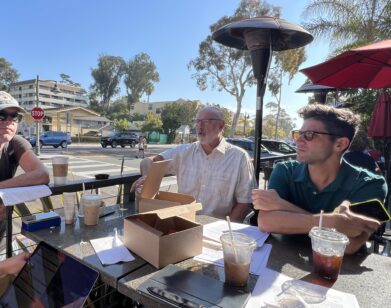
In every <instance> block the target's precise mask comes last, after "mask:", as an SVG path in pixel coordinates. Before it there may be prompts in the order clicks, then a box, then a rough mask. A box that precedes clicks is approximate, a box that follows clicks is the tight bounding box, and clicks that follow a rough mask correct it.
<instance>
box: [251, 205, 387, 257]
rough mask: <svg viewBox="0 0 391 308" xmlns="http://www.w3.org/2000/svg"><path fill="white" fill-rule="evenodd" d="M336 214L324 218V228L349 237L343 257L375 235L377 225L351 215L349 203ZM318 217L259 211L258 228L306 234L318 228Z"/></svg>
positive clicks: (326, 215)
mask: <svg viewBox="0 0 391 308" xmlns="http://www.w3.org/2000/svg"><path fill="white" fill-rule="evenodd" d="M340 209H341V210H340V212H339V213H327V214H323V226H324V227H325V228H335V229H336V230H337V231H339V232H341V233H344V234H345V235H346V236H348V237H349V241H350V243H349V245H348V247H347V249H346V253H348V254H349V253H354V252H356V251H357V250H358V249H359V248H360V247H361V246H362V245H363V244H364V243H365V241H366V240H367V239H368V238H369V236H370V235H371V234H372V233H373V232H374V231H376V230H377V229H378V228H379V226H380V223H379V222H378V221H377V220H374V219H371V218H368V217H365V216H361V215H357V214H354V213H352V212H350V210H349V208H348V203H343V204H342V205H341V206H340ZM319 219H320V215H319V214H311V213H299V212H292V211H284V210H275V211H273V210H269V211H263V210H260V211H259V214H258V226H259V228H260V230H261V231H264V232H270V233H273V232H274V233H281V234H306V233H309V231H310V230H311V228H312V227H315V226H318V225H319Z"/></svg>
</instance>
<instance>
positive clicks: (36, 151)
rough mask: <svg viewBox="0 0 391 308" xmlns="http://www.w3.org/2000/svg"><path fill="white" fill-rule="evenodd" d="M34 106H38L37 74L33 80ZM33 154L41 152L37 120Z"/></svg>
mask: <svg viewBox="0 0 391 308" xmlns="http://www.w3.org/2000/svg"><path fill="white" fill-rule="evenodd" d="M35 107H38V108H39V76H38V75H37V79H36V81H35ZM35 125H36V126H35V133H36V137H35V154H36V155H37V156H39V155H40V154H41V145H40V142H39V136H40V133H39V121H36V122H35Z"/></svg>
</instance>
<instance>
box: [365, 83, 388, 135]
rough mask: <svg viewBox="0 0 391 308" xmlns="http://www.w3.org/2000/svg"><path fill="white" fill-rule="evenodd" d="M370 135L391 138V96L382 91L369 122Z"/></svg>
mask: <svg viewBox="0 0 391 308" xmlns="http://www.w3.org/2000/svg"><path fill="white" fill-rule="evenodd" d="M368 136H370V137H373V138H381V139H391V96H390V95H389V94H388V93H387V91H382V93H381V94H380V95H379V97H378V98H377V100H376V104H375V109H374V110H373V112H372V116H371V122H370V124H369V129H368Z"/></svg>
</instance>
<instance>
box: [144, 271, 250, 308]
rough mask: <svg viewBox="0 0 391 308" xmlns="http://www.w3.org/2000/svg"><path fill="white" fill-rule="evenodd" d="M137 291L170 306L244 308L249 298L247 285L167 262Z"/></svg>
mask: <svg viewBox="0 0 391 308" xmlns="http://www.w3.org/2000/svg"><path fill="white" fill-rule="evenodd" d="M138 292H140V293H142V294H144V295H146V296H147V297H152V298H154V299H155V300H157V301H161V302H164V303H166V304H167V305H168V306H170V307H189V308H190V307H191V308H202V307H225V308H231V307H232V308H240V307H244V306H245V305H246V303H247V301H248V299H249V297H250V292H249V291H248V290H247V289H245V288H236V287H232V286H229V285H227V284H225V283H224V282H221V281H220V280H217V279H213V278H210V277H207V276H204V275H202V274H199V273H195V272H191V271H188V270H185V269H182V268H181V267H179V266H176V265H172V264H170V265H168V266H166V267H165V268H163V269H162V270H160V271H158V272H157V273H156V274H155V275H153V276H152V277H151V278H149V279H148V280H147V281H145V282H144V283H143V284H141V285H140V286H139V288H138Z"/></svg>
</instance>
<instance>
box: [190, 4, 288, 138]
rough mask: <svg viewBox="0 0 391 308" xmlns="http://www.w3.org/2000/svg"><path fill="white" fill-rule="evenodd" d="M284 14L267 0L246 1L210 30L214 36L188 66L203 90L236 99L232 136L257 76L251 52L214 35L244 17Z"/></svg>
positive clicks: (206, 40) (202, 44)
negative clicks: (235, 46)
mask: <svg viewBox="0 0 391 308" xmlns="http://www.w3.org/2000/svg"><path fill="white" fill-rule="evenodd" d="M280 11H281V8H280V7H278V6H272V5H270V4H268V3H267V2H266V1H262V0H242V1H241V2H240V4H239V7H238V8H237V9H236V10H235V12H234V14H233V15H232V16H223V17H221V18H220V19H219V20H218V21H217V22H216V23H214V24H212V25H211V26H210V27H209V28H210V34H209V35H208V36H207V37H206V39H205V40H203V41H202V42H201V43H200V45H199V49H198V57H196V58H195V59H193V60H191V61H190V62H189V64H188V68H189V69H190V70H194V73H193V74H192V78H193V79H195V81H196V83H197V86H198V88H199V89H200V90H202V91H203V90H206V89H207V88H208V87H211V88H212V89H217V90H218V91H225V92H227V93H228V94H230V95H232V96H233V97H235V100H236V112H235V114H234V117H233V120H232V126H231V132H232V133H234V132H235V131H236V125H237V121H238V119H239V116H240V113H241V108H242V101H243V97H244V95H245V93H246V89H247V88H248V87H251V86H253V85H255V84H256V80H255V78H254V76H253V71H252V64H251V58H250V54H249V52H247V51H242V50H238V49H233V48H230V47H226V46H223V45H221V44H218V43H216V42H214V41H213V39H212V33H213V32H214V31H216V30H217V29H219V28H220V27H222V26H224V25H226V24H228V23H231V22H234V21H237V20H241V19H244V18H250V17H256V16H274V17H279V16H280Z"/></svg>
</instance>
